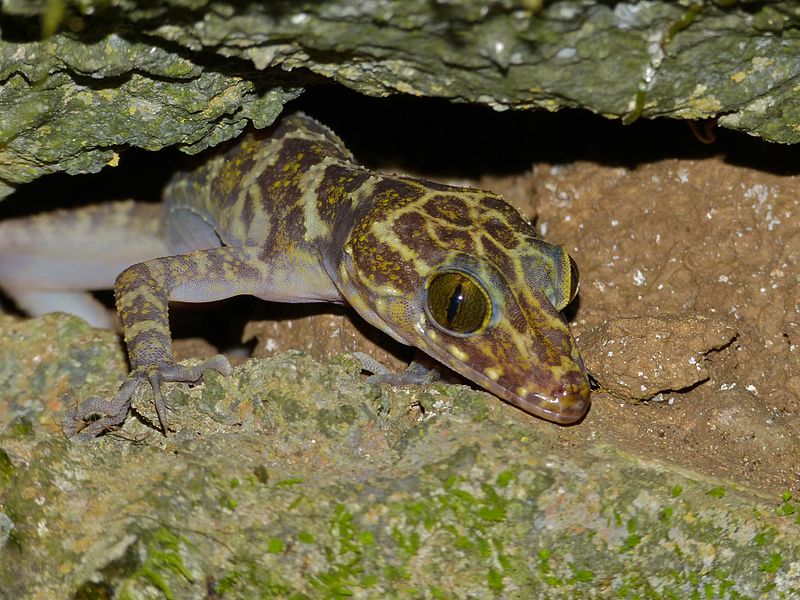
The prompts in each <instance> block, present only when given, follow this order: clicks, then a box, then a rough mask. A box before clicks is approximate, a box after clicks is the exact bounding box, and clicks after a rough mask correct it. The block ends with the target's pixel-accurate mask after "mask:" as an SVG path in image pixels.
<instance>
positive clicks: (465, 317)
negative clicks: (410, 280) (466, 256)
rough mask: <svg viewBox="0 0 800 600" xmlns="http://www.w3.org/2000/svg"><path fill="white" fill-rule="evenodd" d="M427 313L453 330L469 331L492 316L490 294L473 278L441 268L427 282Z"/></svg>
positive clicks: (483, 324)
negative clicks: (441, 269)
mask: <svg viewBox="0 0 800 600" xmlns="http://www.w3.org/2000/svg"><path fill="white" fill-rule="evenodd" d="M426 287H427V290H428V299H427V303H428V315H429V316H430V317H431V318H432V319H433V320H434V321H435V322H436V324H437V325H438V326H439V327H441V328H442V329H445V330H447V331H449V332H451V333H455V334H461V335H465V334H470V333H474V332H475V331H477V330H478V329H481V328H482V327H484V326H485V325H486V324H487V323H488V322H489V318H490V317H491V315H492V311H491V302H490V301H489V295H488V294H487V293H486V290H485V289H484V288H483V286H482V285H481V284H479V283H478V282H477V281H476V280H475V279H474V278H472V277H470V276H469V275H467V274H466V273H463V272H461V271H439V272H438V273H436V274H434V275H433V276H432V277H431V278H430V279H429V280H428V283H427V286H426Z"/></svg>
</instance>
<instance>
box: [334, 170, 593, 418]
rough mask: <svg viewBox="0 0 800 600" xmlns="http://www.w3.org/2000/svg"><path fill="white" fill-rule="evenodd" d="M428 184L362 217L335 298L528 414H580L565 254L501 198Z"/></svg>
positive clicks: (581, 394)
mask: <svg viewBox="0 0 800 600" xmlns="http://www.w3.org/2000/svg"><path fill="white" fill-rule="evenodd" d="M432 188H433V189H431V190H429V191H428V193H426V194H421V195H420V197H419V198H418V199H417V201H415V202H407V203H405V204H402V203H401V204H400V205H398V206H396V207H394V209H393V210H392V211H391V214H374V215H371V216H370V215H368V216H367V219H366V221H367V222H366V223H362V224H360V225H359V227H358V235H355V236H353V237H351V239H350V240H349V241H348V242H347V244H345V257H344V260H343V261H342V263H341V267H340V279H341V280H342V281H343V286H344V287H343V289H342V292H343V294H344V296H345V297H346V298H347V299H348V301H349V302H350V303H351V304H352V305H353V307H354V308H355V309H356V310H357V311H358V312H359V313H360V314H361V315H362V316H363V317H364V318H365V319H366V320H367V321H369V322H370V323H372V324H373V325H376V326H377V327H379V328H380V329H382V330H383V331H385V332H387V333H389V334H390V335H392V336H393V337H395V338H396V339H398V340H400V341H401V342H404V343H406V344H409V345H412V346H416V347H417V348H419V349H420V350H422V351H424V352H425V353H427V354H429V355H430V356H432V357H433V358H435V359H436V360H438V361H439V362H441V363H442V364H444V365H446V366H447V367H449V368H451V369H453V370H454V371H456V372H458V373H460V374H461V375H463V376H464V377H466V378H467V379H470V380H471V381H473V382H475V383H476V384H478V385H480V386H481V387H483V388H485V389H486V390H488V391H490V392H492V393H494V394H495V395H497V396H499V397H500V398H503V399H504V400H506V401H507V402H509V403H510V404H513V405H514V406H517V407H518V408H520V409H522V410H524V411H525V412H527V413H530V414H533V415H536V416H539V417H542V418H544V419H547V420H549V421H554V422H556V423H562V424H567V423H573V422H575V421H577V420H579V419H580V418H581V417H582V416H583V415H584V414H585V413H586V410H587V409H588V407H589V401H590V390H589V382H588V377H587V374H586V370H585V368H584V366H583V361H582V360H581V357H580V354H579V352H578V348H577V345H576V344H575V340H574V339H573V337H572V334H571V332H570V330H569V325H568V324H567V323H566V322H565V320H564V318H563V317H562V315H561V313H560V311H561V310H563V308H564V307H566V306H567V304H569V302H570V301H571V300H572V299H573V298H574V297H575V295H576V294H577V291H578V271H577V267H576V266H575V263H574V261H573V260H572V258H571V257H570V256H569V255H568V254H567V252H566V250H565V248H564V247H563V246H554V245H551V244H547V243H546V242H544V241H542V240H541V239H539V238H538V236H537V235H536V233H535V231H534V229H533V227H532V225H531V224H530V223H528V222H527V221H526V220H525V219H524V218H523V217H522V216H521V215H520V214H519V213H518V212H517V211H516V210H515V209H514V208H512V207H511V206H510V205H509V204H507V203H506V202H505V201H503V200H502V198H500V197H499V196H496V195H494V194H490V193H487V192H480V191H478V190H465V189H461V188H447V187H444V186H438V185H436V184H432ZM373 212H374V211H373Z"/></svg>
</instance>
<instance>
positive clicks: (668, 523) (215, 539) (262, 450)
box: [0, 316, 800, 598]
mask: <svg viewBox="0 0 800 600" xmlns="http://www.w3.org/2000/svg"><path fill="white" fill-rule="evenodd" d="M37 321H43V320H42V319H38V320H33V321H28V322H27V323H29V324H30V325H29V327H30V328H31V330H32V332H33V333H32V332H28V331H25V329H26V328H25V326H19V327H20V329H19V332H20V333H19V335H20V336H21V337H23V338H31V337H36V335H35V331H36V329H37V326H38V325H37ZM46 322H47V323H48V324H49V325H50V327H51V329H55V330H56V331H58V330H60V329H61V328H63V327H70V326H71V327H73V328H74V327H75V325H74V323H75V320H74V319H73V318H71V317H64V316H52V317H48V320H47V321H46ZM14 326H15V327H16V326H18V325H14ZM55 337H56V338H58V336H55ZM57 343H60V342H57ZM97 343H98V344H99V346H100V347H102V348H106V349H109V350H114V346H115V344H114V342H113V340H111V339H105V341H104V340H99V341H98V342H97ZM63 351H66V352H67V353H69V352H70V349H69V347H68V346H64V347H63ZM114 351H115V350H114ZM0 356H4V355H2V354H0ZM65 369H66V370H69V366H68V365H67V364H66V363H64V362H62V363H61V366H60V367H58V368H55V367H54V368H53V369H51V370H48V371H47V372H46V373H45V374H44V375H43V376H44V377H46V378H47V380H48V381H59V380H60V378H61V377H63V375H62V371H63V370H65ZM357 371H358V366H357V364H356V363H355V362H354V361H352V360H351V359H349V358H348V357H347V356H346V355H343V356H342V357H340V358H338V359H334V360H332V361H330V362H328V363H327V364H321V363H318V362H315V361H313V360H311V359H310V358H308V357H306V356H304V355H302V354H298V353H291V354H283V355H279V356H276V357H275V358H271V359H259V360H251V361H249V362H247V363H245V364H244V365H242V366H240V367H238V368H236V370H235V372H234V374H233V376H232V377H231V378H230V379H225V378H223V377H220V376H216V375H209V376H207V378H206V380H205V382H204V383H203V384H202V385H198V386H196V387H194V388H188V387H187V386H185V385H182V384H167V385H165V388H166V397H167V401H168V403H169V405H170V406H171V407H172V410H171V411H170V413H169V414H170V419H171V423H172V425H173V427H174V429H175V433H173V434H172V435H170V436H169V437H167V438H165V437H163V436H161V435H160V434H159V433H158V432H157V431H155V430H154V429H153V428H152V426H150V425H149V424H148V421H150V422H154V421H153V419H154V415H152V414H150V413H151V412H152V409H151V407H150V406H149V398H148V397H147V394H140V395H139V396H138V397H137V400H136V406H137V411H138V412H137V413H135V414H134V416H131V417H130V418H129V419H128V422H127V423H126V424H125V427H124V428H123V429H122V430H121V431H119V432H116V433H113V434H109V435H106V436H105V437H104V438H103V439H101V440H97V441H95V442H93V443H89V444H81V443H72V442H69V441H67V440H65V439H64V438H63V437H61V436H60V435H58V434H57V433H55V432H53V431H51V429H50V428H49V427H48V426H46V424H43V423H42V422H41V420H36V419H32V420H31V419H29V420H24V419H16V420H14V421H13V423H12V424H11V425H6V426H5V427H4V429H3V431H2V433H0V544H1V545H0V555H1V556H2V560H0V589H2V590H3V592H4V593H5V594H6V595H7V597H70V596H73V595H75V596H77V597H97V596H98V595H99V594H102V595H105V596H107V597H111V596H113V597H120V598H132V597H149V596H151V595H156V594H161V595H163V596H165V597H175V598H201V597H207V595H208V594H212V595H215V596H216V597H221V598H251V597H258V596H261V597H265V596H266V597H269V596H278V597H289V596H292V595H293V594H294V595H296V596H293V597H336V596H343V595H344V596H349V595H354V596H356V597H364V598H384V597H409V596H419V597H466V596H470V597H478V598H489V597H540V598H571V597H576V596H580V595H584V594H589V593H590V590H596V591H597V590H601V591H602V592H603V594H607V595H625V594H629V595H630V594H651V595H656V596H658V597H667V596H670V595H671V596H674V597H691V596H692V594H693V593H703V594H708V593H709V592H708V590H712V592H713V593H715V594H717V595H718V596H720V597H722V596H724V595H725V594H731V593H734V592H735V593H736V594H738V595H739V596H740V597H754V598H755V597H765V596H764V594H768V595H770V597H775V598H792V597H796V596H793V594H794V593H795V591H796V590H797V589H798V586H800V569H798V565H800V562H798V561H800V544H799V543H798V539H800V538H799V537H798V535H797V533H798V528H800V522H798V521H797V518H796V516H795V514H794V513H793V511H795V510H797V509H798V508H800V505H798V504H797V502H796V501H795V500H794V499H792V498H791V497H789V496H786V497H784V498H782V499H781V498H780V497H777V498H770V497H759V496H755V495H753V494H752V493H751V492H745V491H742V490H737V489H736V488H734V487H732V486H730V485H724V486H723V485H720V483H719V482H717V481H715V480H713V479H707V478H704V477H702V476H698V475H696V474H692V473H687V472H685V471H679V470H677V469H673V468H670V467H667V466H664V465H660V464H657V463H654V462H647V461H642V460H639V459H636V458H634V457H631V456H628V455H626V454H624V453H620V452H618V451H616V450H613V449H612V448H611V447H609V446H607V445H605V444H603V443H599V442H593V443H591V444H589V445H579V446H575V447H573V448H569V447H559V446H558V444H557V439H558V437H559V436H560V433H559V432H560V431H561V430H560V429H559V428H557V427H555V426H553V425H552V424H548V423H544V422H542V421H539V420H536V419H533V418H530V417H528V416H526V415H523V414H521V413H520V412H519V411H517V410H515V409H513V408H511V407H509V406H506V405H504V404H503V403H501V402H500V401H498V400H497V399H496V398H493V397H491V396H489V395H487V394H484V393H480V392H475V391H472V390H470V389H468V388H466V387H463V386H445V385H434V386H431V387H427V388H409V389H392V388H381V387H379V386H374V385H369V384H366V383H364V382H363V380H361V379H360V378H359V377H358V375H357ZM93 386H94V387H97V386H98V384H93ZM90 391H92V390H86V393H89V392H90ZM43 401H45V402H46V401H47V396H44V400H43ZM29 402H30V403H35V400H33V399H31V400H29ZM136 414H138V415H139V416H138V417H137V416H136ZM631 481H635V482H636V485H631Z"/></svg>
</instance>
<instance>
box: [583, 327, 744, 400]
mask: <svg viewBox="0 0 800 600" xmlns="http://www.w3.org/2000/svg"><path fill="white" fill-rule="evenodd" d="M735 336H736V329H735V328H734V327H732V326H731V325H728V324H727V323H724V322H723V321H720V320H718V319H710V318H707V317H704V316H691V317H681V316H669V317H630V318H619V319H614V320H612V321H604V322H603V323H602V324H601V325H599V326H598V327H595V328H593V329H592V330H591V331H589V332H587V333H585V334H584V335H582V336H581V339H580V342H581V348H582V353H583V356H584V358H585V360H586V362H587V364H589V365H591V372H592V376H593V377H594V378H595V380H596V381H597V382H598V383H599V384H600V386H601V387H602V388H603V389H604V390H606V391H608V392H610V393H611V394H613V395H614V396H616V397H618V398H623V399H625V400H648V399H650V398H652V397H654V396H655V395H657V394H659V393H661V392H665V391H678V390H683V389H686V388H689V387H691V386H693V385H695V384H697V383H699V382H701V381H704V380H706V379H708V374H709V363H710V361H711V360H713V355H711V354H710V353H711V352H712V351H715V350H720V349H723V348H725V347H727V346H728V345H729V344H730V342H731V341H732V340H733V339H734V337H735Z"/></svg>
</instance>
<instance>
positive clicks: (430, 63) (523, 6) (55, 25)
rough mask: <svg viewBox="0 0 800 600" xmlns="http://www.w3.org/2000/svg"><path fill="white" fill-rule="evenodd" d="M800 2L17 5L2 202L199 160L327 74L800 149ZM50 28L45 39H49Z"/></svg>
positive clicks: (12, 0)
mask: <svg viewBox="0 0 800 600" xmlns="http://www.w3.org/2000/svg"><path fill="white" fill-rule="evenodd" d="M799 11H800V9H798V8H797V6H796V4H795V3H792V2H763V3H762V2H747V3H737V2H711V1H708V2H701V3H696V4H692V5H691V6H689V7H687V6H684V5H682V4H680V3H675V2H658V1H653V2H635V3H627V2H618V3H594V2H577V1H571V0H565V1H561V2H542V1H541V0H527V1H523V0H520V1H516V2H515V1H510V0H502V1H501V0H497V1H494V2H482V1H481V2H478V1H471V2H458V3H450V2H428V1H423V0H414V1H410V2H409V1H406V0H394V1H389V0H383V1H377V2H361V3H353V2H348V1H346V0H336V1H325V2H272V3H268V4H261V3H240V2H221V1H204V0H197V1H194V2H186V1H183V0H181V1H178V0H165V1H162V2H157V3H142V2H134V1H132V0H118V1H115V2H106V1H99V0H98V1H93V0H86V1H82V2H74V3H73V2H64V3H61V2H50V3H45V2H22V1H19V0H7V1H6V2H4V3H3V5H2V8H1V9H0V32H2V39H0V83H1V84H2V94H0V115H2V118H0V142H2V143H0V148H2V150H0V182H3V187H2V189H0V194H3V195H5V194H7V193H10V191H11V190H12V189H13V187H14V186H17V185H19V184H20V183H24V182H26V181H31V180H33V179H35V178H37V177H39V176H41V175H44V174H47V173H53V172H58V171H66V172H68V173H88V172H95V171H98V170H100V169H102V168H103V167H105V166H113V165H115V164H116V163H117V161H118V160H119V156H118V151H119V150H120V149H123V148H124V147H126V146H137V147H141V148H146V149H151V150H155V149H159V148H163V147H165V146H171V145H176V146H179V147H180V148H182V149H183V150H185V151H186V152H189V153H193V152H198V151H200V150H202V149H203V148H205V147H207V146H210V145H214V144H217V143H219V142H221V141H223V140H226V139H229V138H231V137H234V136H236V135H237V134H238V133H239V132H240V131H241V130H242V129H243V128H244V127H245V125H247V124H248V123H249V122H252V123H253V124H254V125H255V126H256V127H265V126H267V125H269V124H270V123H271V122H272V121H273V120H274V119H275V117H276V116H277V115H278V114H279V113H280V110H281V107H282V106H283V104H284V103H285V102H287V101H288V100H290V99H292V98H294V97H296V96H297V95H298V94H299V93H300V92H301V90H302V89H303V87H304V86H307V85H309V84H311V83H314V82H319V81H321V80H324V79H321V78H325V79H329V80H333V81H336V82H339V83H341V84H343V85H346V86H348V87H351V88H353V89H356V90H358V91H360V92H362V93H365V94H370V95H381V96H383V95H389V94H395V93H406V94H414V95H417V96H433V97H441V98H448V99H451V100H453V101H459V102H473V103H482V104H487V105H489V106H492V107H494V108H496V109H497V110H504V109H508V108H514V109H535V108H544V109H546V110H558V109H560V108H565V107H580V108H586V109H588V110H591V111H593V112H596V113H599V114H603V115H606V116H608V117H610V118H621V119H624V120H626V122H630V121H633V120H635V119H637V118H640V117H645V118H652V117H660V116H667V117H673V118H681V119H717V122H718V123H719V125H720V126H723V127H730V128H733V129H738V130H741V131H746V132H748V133H751V134H753V135H757V136H760V137H763V138H765V139H768V140H772V141H777V142H784V143H795V142H797V141H798V140H800V134H799V133H798V129H797V127H796V124H797V122H798V113H799V112H800V111H799V109H798V101H797V95H796V94H795V93H794V91H793V88H794V85H795V84H794V83H793V82H794V80H795V78H796V76H797V61H796V57H797V56H798V54H800V38H798V36H797V35H796V23H797V19H798V17H799V16H800V15H798V12H799ZM43 31H44V33H49V34H50V33H51V34H52V35H50V36H49V37H46V38H44V39H42V33H43Z"/></svg>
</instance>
